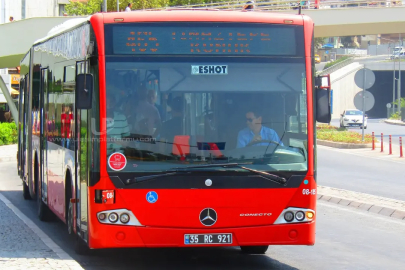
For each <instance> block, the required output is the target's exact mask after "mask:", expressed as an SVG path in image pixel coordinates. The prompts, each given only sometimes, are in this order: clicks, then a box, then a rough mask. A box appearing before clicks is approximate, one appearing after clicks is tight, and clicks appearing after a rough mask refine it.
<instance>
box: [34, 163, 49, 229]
mask: <svg viewBox="0 0 405 270" xmlns="http://www.w3.org/2000/svg"><path fill="white" fill-rule="evenodd" d="M35 166H36V167H35V168H36V169H35V174H34V175H35V178H34V179H35V185H36V193H37V207H38V212H37V215H38V219H39V220H40V221H50V220H52V217H53V216H52V213H51V210H49V208H48V205H46V204H45V203H44V201H43V200H42V182H41V180H40V179H39V172H38V171H39V170H38V164H36V165H35Z"/></svg>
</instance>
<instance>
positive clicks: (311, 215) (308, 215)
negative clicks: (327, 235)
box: [306, 211, 314, 219]
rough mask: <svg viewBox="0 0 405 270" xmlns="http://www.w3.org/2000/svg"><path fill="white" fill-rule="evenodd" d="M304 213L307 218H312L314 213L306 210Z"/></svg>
mask: <svg viewBox="0 0 405 270" xmlns="http://www.w3.org/2000/svg"><path fill="white" fill-rule="evenodd" d="M306 215H307V219H313V218H314V213H312V212H309V211H308V212H307V213H306Z"/></svg>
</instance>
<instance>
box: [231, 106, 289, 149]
mask: <svg viewBox="0 0 405 270" xmlns="http://www.w3.org/2000/svg"><path fill="white" fill-rule="evenodd" d="M246 124H247V127H246V128H244V129H242V130H241V131H239V133H238V139H237V146H236V147H237V148H242V147H246V146H248V145H249V144H253V143H254V142H260V141H265V142H262V143H257V144H253V145H268V144H269V141H273V142H276V143H279V144H280V145H282V146H283V143H282V142H281V140H280V138H279V137H278V135H277V132H275V131H274V130H273V129H271V128H268V127H265V126H263V125H262V113H261V112H260V110H257V109H252V110H249V111H248V112H247V113H246Z"/></svg>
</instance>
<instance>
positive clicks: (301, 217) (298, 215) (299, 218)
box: [295, 211, 305, 221]
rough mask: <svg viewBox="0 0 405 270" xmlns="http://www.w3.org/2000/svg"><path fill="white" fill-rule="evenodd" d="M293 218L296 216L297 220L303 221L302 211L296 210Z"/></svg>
mask: <svg viewBox="0 0 405 270" xmlns="http://www.w3.org/2000/svg"><path fill="white" fill-rule="evenodd" d="M295 218H296V219H297V220H298V221H303V220H304V218H305V214H304V212H302V211H298V212H297V213H295Z"/></svg>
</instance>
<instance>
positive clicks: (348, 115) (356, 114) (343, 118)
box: [340, 110, 368, 129]
mask: <svg viewBox="0 0 405 270" xmlns="http://www.w3.org/2000/svg"><path fill="white" fill-rule="evenodd" d="M367 118H368V117H367V114H366V115H364V129H366V128H367ZM340 127H360V128H363V112H362V111H360V110H345V111H344V112H343V113H342V114H341V115H340Z"/></svg>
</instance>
